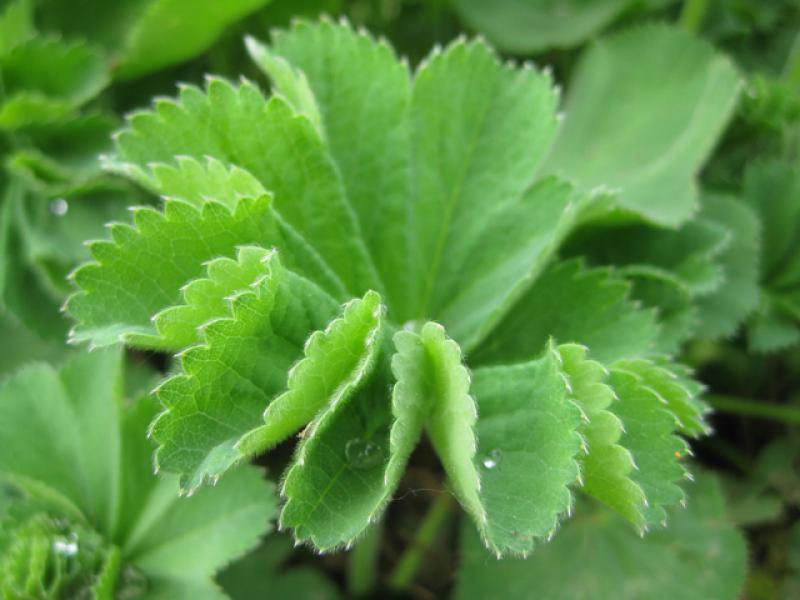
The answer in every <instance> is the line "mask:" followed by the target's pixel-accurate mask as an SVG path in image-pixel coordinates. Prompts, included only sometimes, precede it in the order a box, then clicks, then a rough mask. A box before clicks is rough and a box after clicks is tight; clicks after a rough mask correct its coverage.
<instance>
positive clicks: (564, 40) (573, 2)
mask: <svg viewBox="0 0 800 600" xmlns="http://www.w3.org/2000/svg"><path fill="white" fill-rule="evenodd" d="M630 4H631V2H630V1H629V0H560V1H557V2H553V1H552V0H500V1H499V2H497V1H495V2H493V3H492V4H491V5H489V4H487V3H486V2H481V1H480V0H456V2H455V3H454V7H455V9H456V11H457V12H458V13H459V15H460V16H461V18H462V19H464V21H465V22H466V23H467V24H468V25H469V26H470V27H472V28H473V29H475V30H477V31H480V32H481V33H483V34H485V35H486V37H488V38H489V39H490V40H491V41H492V43H493V44H495V45H496V46H497V47H498V48H500V49H501V50H505V51H506V52H513V53H515V54H534V53H537V52H541V51H543V50H547V49H549V48H569V47H571V46H576V45H578V44H580V43H581V42H583V41H584V40H586V39H588V38H590V37H591V36H592V34H594V33H596V32H598V31H600V30H601V29H603V28H604V27H606V26H607V25H608V24H610V23H611V22H613V21H614V19H615V18H616V17H617V16H619V14H620V13H621V12H622V11H623V10H624V9H625V8H626V7H627V6H629V5H630Z"/></svg>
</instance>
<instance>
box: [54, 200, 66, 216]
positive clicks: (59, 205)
mask: <svg viewBox="0 0 800 600" xmlns="http://www.w3.org/2000/svg"><path fill="white" fill-rule="evenodd" d="M68 210H69V203H68V202H67V201H66V200H64V198H56V199H55V200H53V201H52V202H51V203H50V212H51V213H52V214H54V215H55V216H57V217H63V216H64V215H65V214H67V211H68Z"/></svg>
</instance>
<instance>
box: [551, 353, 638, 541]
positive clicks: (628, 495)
mask: <svg viewBox="0 0 800 600" xmlns="http://www.w3.org/2000/svg"><path fill="white" fill-rule="evenodd" d="M558 351H559V355H560V356H561V360H562V363H563V367H564V372H565V373H566V375H567V377H568V378H569V383H570V386H571V388H572V393H573V397H574V398H575V402H576V403H577V404H578V406H579V407H580V408H581V410H582V411H583V415H584V421H583V423H582V424H581V427H580V429H579V431H580V433H581V435H583V437H584V438H585V440H586V445H587V448H586V451H585V453H584V454H583V455H582V456H581V457H580V463H581V476H582V478H583V488H582V490H583V491H584V492H586V493H587V494H589V495H590V496H593V497H594V498H597V499H598V500H600V501H601V502H603V503H604V504H606V505H607V506H609V507H611V508H613V509H614V510H616V511H617V512H618V513H620V514H621V515H622V516H624V517H625V518H626V519H628V520H629V521H630V522H631V523H633V524H634V525H635V526H636V527H638V528H639V529H640V530H641V529H644V527H645V525H646V520H645V517H644V515H643V514H642V511H643V509H644V507H645V506H646V505H647V497H646V495H645V493H644V491H643V490H642V488H641V487H639V485H638V484H637V483H635V482H634V481H633V479H632V478H631V473H632V472H633V471H634V469H636V468H637V467H636V465H635V463H634V462H633V455H632V454H631V452H630V450H628V449H627V448H624V447H623V446H621V445H620V444H619V442H620V438H621V437H622V433H623V424H622V421H621V420H620V418H619V417H618V416H617V415H615V414H614V413H613V412H611V411H610V410H609V407H610V406H611V404H612V402H615V401H618V400H619V399H618V397H617V395H616V393H615V392H614V389H613V388H612V387H611V386H610V385H609V384H608V382H607V380H608V375H609V373H608V369H606V368H605V367H604V366H603V365H601V364H600V363H598V362H595V361H593V360H589V359H588V358H587V357H586V354H587V349H586V347H584V346H579V345H577V344H565V345H562V346H560V347H559V349H558Z"/></svg>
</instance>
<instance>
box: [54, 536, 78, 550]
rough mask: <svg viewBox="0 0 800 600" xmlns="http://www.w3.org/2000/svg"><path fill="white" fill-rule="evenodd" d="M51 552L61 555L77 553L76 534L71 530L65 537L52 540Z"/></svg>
mask: <svg viewBox="0 0 800 600" xmlns="http://www.w3.org/2000/svg"><path fill="white" fill-rule="evenodd" d="M53 552H55V553H56V554H61V555H62V556H75V555H76V554H77V553H78V534H77V533H75V532H74V531H73V532H71V533H70V534H69V536H67V537H66V538H63V537H59V538H57V539H56V540H55V541H53Z"/></svg>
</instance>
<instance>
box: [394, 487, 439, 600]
mask: <svg viewBox="0 0 800 600" xmlns="http://www.w3.org/2000/svg"><path fill="white" fill-rule="evenodd" d="M452 505H453V497H452V496H451V495H450V494H449V493H447V492H443V493H441V494H439V496H438V497H437V498H436V500H434V501H433V504H431V507H430V508H429V509H428V512H427V514H426V515H425V518H424V519H423V521H422V525H420V527H419V530H417V534H416V535H415V536H414V539H413V540H411V544H410V545H409V546H408V548H406V551H405V552H403V555H402V556H401V557H400V560H399V561H398V562H397V565H396V566H395V568H394V570H393V571H392V574H391V575H390V576H389V587H390V588H392V589H393V590H397V591H401V590H407V589H408V588H409V587H410V586H411V584H412V583H414V580H415V579H416V578H417V574H418V572H419V569H420V567H421V566H422V561H423V559H424V558H425V554H426V553H427V551H428V549H429V548H430V546H431V544H432V543H433V541H434V540H435V539H436V536H437V535H438V534H439V531H440V530H441V529H442V527H444V525H445V524H446V523H447V520H448V517H449V516H450V511H451V508H452Z"/></svg>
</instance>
